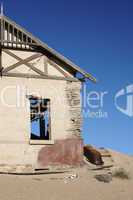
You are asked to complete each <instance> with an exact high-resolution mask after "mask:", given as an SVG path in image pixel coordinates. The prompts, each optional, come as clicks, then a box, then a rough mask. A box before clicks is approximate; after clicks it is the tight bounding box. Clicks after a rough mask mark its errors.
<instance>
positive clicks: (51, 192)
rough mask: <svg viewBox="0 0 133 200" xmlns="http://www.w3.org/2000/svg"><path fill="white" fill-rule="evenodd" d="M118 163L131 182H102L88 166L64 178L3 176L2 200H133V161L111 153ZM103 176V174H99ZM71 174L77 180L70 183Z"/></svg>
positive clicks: (55, 176) (0, 179)
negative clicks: (127, 171)
mask: <svg viewBox="0 0 133 200" xmlns="http://www.w3.org/2000/svg"><path fill="white" fill-rule="evenodd" d="M112 154H113V156H114V159H115V162H116V163H117V164H119V165H120V166H121V167H126V168H128V167H129V168H130V170H129V171H130V173H131V174H130V175H131V179H129V180H121V179H118V178H113V181H112V182H110V183H103V182H99V181H97V180H96V179H95V178H94V175H95V173H96V172H94V171H90V170H89V169H88V167H87V166H85V167H82V168H80V169H72V170H71V172H66V173H65V174H64V173H63V174H51V175H35V176H16V175H0V200H44V199H46V200H88V199H90V200H133V178H132V177H133V176H132V173H133V172H132V171H131V169H133V159H132V158H130V157H128V156H124V155H122V154H119V153H115V152H112ZM98 173H102V172H98ZM71 174H77V175H78V177H76V178H74V179H72V180H69V179H67V178H65V177H68V176H69V175H71Z"/></svg>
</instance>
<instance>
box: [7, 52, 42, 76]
mask: <svg viewBox="0 0 133 200" xmlns="http://www.w3.org/2000/svg"><path fill="white" fill-rule="evenodd" d="M3 51H4V52H5V53H7V54H8V55H10V56H12V57H14V58H15V59H17V60H19V62H17V63H15V64H13V65H11V66H9V67H7V68H6V69H4V71H3V73H6V72H9V71H11V70H13V69H15V68H16V67H18V66H20V65H22V64H24V65H26V66H28V67H29V68H30V69H32V70H33V71H35V72H36V73H38V74H39V75H42V76H46V74H45V73H44V72H42V71H41V70H39V69H37V68H36V67H34V66H33V65H32V64H30V63H28V62H29V61H31V60H33V59H36V58H38V57H40V56H42V54H40V53H37V54H34V55H32V56H30V57H28V58H26V59H21V58H20V57H18V56H16V55H15V54H14V53H12V52H11V51H9V50H3Z"/></svg>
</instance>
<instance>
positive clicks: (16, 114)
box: [0, 13, 96, 169]
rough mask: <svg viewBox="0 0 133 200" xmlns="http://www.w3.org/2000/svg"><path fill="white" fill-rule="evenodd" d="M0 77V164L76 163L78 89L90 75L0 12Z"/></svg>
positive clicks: (79, 153)
mask: <svg viewBox="0 0 133 200" xmlns="http://www.w3.org/2000/svg"><path fill="white" fill-rule="evenodd" d="M0 76H1V77H0V165H23V166H32V167H33V168H34V169H39V168H40V169H41V168H45V167H48V166H52V165H80V164H81V162H82V159H83V158H82V156H83V153H82V151H83V147H82V144H83V141H82V134H81V122H82V120H81V119H82V116H81V102H80V92H81V89H82V83H83V82H84V81H85V80H86V79H89V80H91V81H94V82H95V81H96V80H95V78H94V77H93V76H91V75H90V74H88V73H86V72H84V71H83V70H82V69H81V68H80V67H78V66H77V65H75V64H74V63H72V62H71V61H70V60H68V59H67V58H65V57H64V56H62V55H61V54H59V53H57V52H56V51H55V50H53V49H52V48H50V47H49V46H48V45H47V44H45V43H44V42H42V41H40V40H39V39H37V38H36V37H34V36H33V35H32V34H31V33H29V32H27V31H26V30H25V29H24V28H22V27H21V26H19V25H18V24H16V23H15V22H13V21H12V20H11V19H9V18H8V17H6V16H5V15H4V14H3V13H1V16H0Z"/></svg>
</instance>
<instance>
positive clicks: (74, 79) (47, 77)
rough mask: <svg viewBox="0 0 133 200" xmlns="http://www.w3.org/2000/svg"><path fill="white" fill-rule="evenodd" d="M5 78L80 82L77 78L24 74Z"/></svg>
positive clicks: (13, 74)
mask: <svg viewBox="0 0 133 200" xmlns="http://www.w3.org/2000/svg"><path fill="white" fill-rule="evenodd" d="M3 76H7V77H16V78H17V77H18V78H34V79H49V80H63V81H71V82H79V80H78V79H76V78H70V77H68V78H66V77H58V76H52V75H49V76H41V75H30V74H24V73H11V72H8V73H4V74H3Z"/></svg>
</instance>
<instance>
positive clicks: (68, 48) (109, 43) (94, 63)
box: [4, 0, 133, 154]
mask: <svg viewBox="0 0 133 200" xmlns="http://www.w3.org/2000/svg"><path fill="white" fill-rule="evenodd" d="M4 10H5V14H6V15H7V16H9V17H10V18H12V19H13V20H14V21H16V22H17V23H18V24H20V25H22V26H24V27H25V28H26V29H27V30H28V31H30V32H32V33H33V34H34V35H35V36H37V37H39V38H40V39H41V40H43V41H44V42H46V43H47V44H48V45H49V46H51V47H53V48H54V49H56V50H57V51H59V52H60V53H62V54H63V55H65V56H66V57H68V58H70V59H71V60H72V61H73V62H75V63H76V64H78V65H79V66H81V67H82V68H83V69H84V70H86V71H88V72H90V73H92V74H93V75H94V76H95V77H96V78H97V79H98V83H97V84H93V83H91V82H89V81H87V83H86V87H87V88H86V95H87V96H88V95H90V96H89V97H90V98H92V91H93V95H94V96H95V98H99V95H101V94H102V93H103V92H106V93H105V95H104V96H103V99H101V101H99V100H90V101H89V105H87V106H86V107H85V108H84V111H86V112H88V111H89V112H90V110H91V112H93V113H95V114H96V113H97V111H99V110H100V111H101V112H102V114H103V115H105V116H104V117H101V118H99V117H98V118H97V117H95V116H94V117H93V118H91V117H90V116H89V117H85V115H84V123H83V134H84V139H85V143H90V144H93V145H96V146H99V147H101V146H102V147H103V146H104V147H109V148H112V149H116V150H118V151H121V152H125V153H129V154H133V116H127V115H125V114H124V113H122V112H120V111H119V110H117V109H116V106H115V104H114V97H115V95H116V94H117V92H118V91H120V90H121V89H122V88H126V87H127V86H128V85H131V84H133V1H132V0H131V1H130V0H111V1H110V0H82V1H81V0H78V1H77V0H56V1H51V0H38V1H36V0H34V1H33V0H28V1H27V0H23V1H20V0H12V1H11V0H4ZM94 91H95V94H94ZM102 100H103V101H102ZM101 104H102V107H101ZM118 104H119V106H120V107H122V106H123V105H124V107H125V109H126V96H121V97H120V98H119V100H118ZM132 105H133V98H132ZM94 106H95V108H94ZM90 107H91V108H90ZM92 107H93V108H92ZM130 108H131V102H130Z"/></svg>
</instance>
